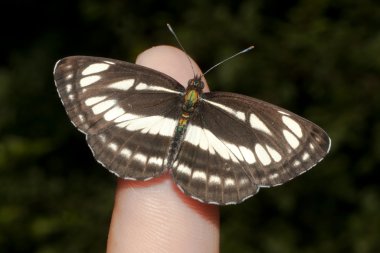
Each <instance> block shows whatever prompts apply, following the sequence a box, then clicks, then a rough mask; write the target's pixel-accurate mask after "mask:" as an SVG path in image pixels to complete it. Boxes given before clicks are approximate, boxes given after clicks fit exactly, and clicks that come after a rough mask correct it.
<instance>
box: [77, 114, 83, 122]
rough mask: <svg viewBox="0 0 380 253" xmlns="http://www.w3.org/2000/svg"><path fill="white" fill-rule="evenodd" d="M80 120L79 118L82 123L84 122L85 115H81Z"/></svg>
mask: <svg viewBox="0 0 380 253" xmlns="http://www.w3.org/2000/svg"><path fill="white" fill-rule="evenodd" d="M78 118H79V121H80V122H84V116H83V114H79V115H78Z"/></svg>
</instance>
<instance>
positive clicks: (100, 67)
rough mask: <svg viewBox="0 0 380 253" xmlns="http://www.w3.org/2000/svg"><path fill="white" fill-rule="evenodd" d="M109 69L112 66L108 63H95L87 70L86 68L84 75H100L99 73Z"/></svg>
mask: <svg viewBox="0 0 380 253" xmlns="http://www.w3.org/2000/svg"><path fill="white" fill-rule="evenodd" d="M109 67H110V65H109V64H106V63H94V64H91V65H90V66H88V67H87V68H85V69H84V70H83V71H82V75H84V76H87V75H91V74H95V73H99V72H102V71H105V70H107V69H108V68H109Z"/></svg>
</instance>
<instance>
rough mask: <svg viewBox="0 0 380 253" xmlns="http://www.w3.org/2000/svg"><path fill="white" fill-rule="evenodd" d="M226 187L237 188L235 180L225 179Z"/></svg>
mask: <svg viewBox="0 0 380 253" xmlns="http://www.w3.org/2000/svg"><path fill="white" fill-rule="evenodd" d="M224 186H225V187H231V186H235V180H234V179H233V178H229V177H227V178H226V179H224Z"/></svg>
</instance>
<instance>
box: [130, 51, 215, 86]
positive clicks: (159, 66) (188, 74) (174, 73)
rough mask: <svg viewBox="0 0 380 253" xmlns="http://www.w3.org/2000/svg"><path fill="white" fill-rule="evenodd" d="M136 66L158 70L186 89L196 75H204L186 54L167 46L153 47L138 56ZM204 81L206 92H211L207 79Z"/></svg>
mask: <svg viewBox="0 0 380 253" xmlns="http://www.w3.org/2000/svg"><path fill="white" fill-rule="evenodd" d="M189 59H190V61H191V64H190V62H189ZM136 64H139V65H142V66H145V67H148V68H152V69H155V70H158V71H160V72H162V73H164V74H166V75H168V76H170V77H172V78H174V79H175V80H177V81H178V82H179V83H180V84H182V85H183V86H185V87H187V83H188V81H189V80H190V79H192V78H194V74H195V75H201V74H202V71H201V69H200V68H199V66H198V64H197V63H196V62H195V61H194V60H193V59H191V57H189V56H188V55H187V54H186V53H185V52H183V51H182V50H180V49H178V48H176V47H172V46H167V45H160V46H155V47H151V48H149V49H147V50H145V51H144V52H142V53H140V54H139V55H138V56H137V59H136ZM192 67H193V68H194V72H195V73H193V69H192ZM202 80H203V82H204V84H205V88H204V91H205V92H208V91H210V90H209V87H208V84H207V81H206V79H205V78H204V77H203V78H202Z"/></svg>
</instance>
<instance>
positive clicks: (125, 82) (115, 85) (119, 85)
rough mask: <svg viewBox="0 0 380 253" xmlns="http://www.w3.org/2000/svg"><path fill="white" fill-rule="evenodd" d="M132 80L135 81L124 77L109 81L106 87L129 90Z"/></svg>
mask: <svg viewBox="0 0 380 253" xmlns="http://www.w3.org/2000/svg"><path fill="white" fill-rule="evenodd" d="M134 82H135V80H134V79H125V80H121V81H118V82H114V83H111V84H109V85H108V86H107V87H108V88H112V89H118V90H125V91H126V90H129V89H130V88H131V87H132V86H133V84H134Z"/></svg>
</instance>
